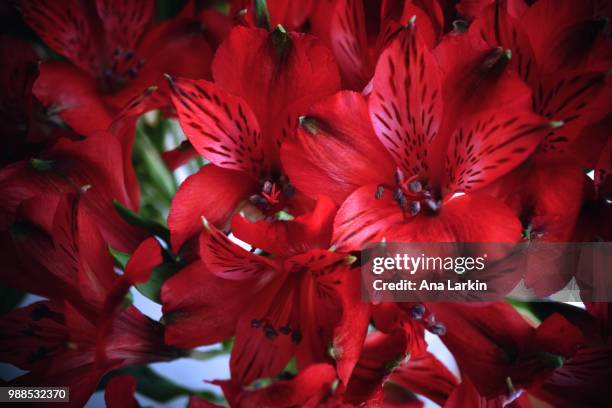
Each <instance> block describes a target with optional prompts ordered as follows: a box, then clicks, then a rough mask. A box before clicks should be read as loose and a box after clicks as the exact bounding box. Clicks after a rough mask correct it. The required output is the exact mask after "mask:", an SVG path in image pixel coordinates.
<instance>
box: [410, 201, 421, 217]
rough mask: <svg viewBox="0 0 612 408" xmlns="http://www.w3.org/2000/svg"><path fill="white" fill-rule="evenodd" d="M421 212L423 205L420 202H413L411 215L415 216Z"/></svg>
mask: <svg viewBox="0 0 612 408" xmlns="http://www.w3.org/2000/svg"><path fill="white" fill-rule="evenodd" d="M420 211H421V203H420V202H418V201H413V202H411V203H410V215H411V216H413V217H414V216H415V215H417V214H418V213H419V212H420Z"/></svg>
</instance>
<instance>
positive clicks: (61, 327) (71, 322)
mask: <svg viewBox="0 0 612 408" xmlns="http://www.w3.org/2000/svg"><path fill="white" fill-rule="evenodd" d="M40 205H46V204H42V203H41V202H40V201H38V202H32V201H30V202H29V203H27V206H26V205H24V207H22V208H23V212H24V214H27V215H29V217H30V219H29V221H30V223H29V224H27V227H26V224H25V223H24V222H23V221H22V222H21V223H20V224H19V225H18V226H15V228H13V237H12V240H13V241H14V248H15V249H16V250H17V251H19V250H20V249H25V250H26V251H24V252H25V253H24V254H25V255H26V256H29V257H30V259H23V260H22V262H21V263H20V264H19V265H18V266H19V268H18V269H12V270H11V272H12V273H13V274H16V273H17V272H18V271H19V273H20V274H21V276H10V277H7V278H6V279H4V281H7V282H10V283H11V284H12V285H14V286H17V287H19V288H20V289H23V290H27V291H28V292H30V293H35V294H39V295H42V296H45V297H48V298H49V300H48V301H42V302H38V303H35V304H32V305H30V306H27V307H25V308H21V309H17V310H15V311H13V312H10V313H9V314H7V315H5V316H3V317H2V318H1V319H0V332H1V333H2V334H1V336H0V338H1V339H2V347H1V350H2V360H3V361H7V362H10V363H11V364H13V365H15V366H17V367H19V368H22V369H25V370H29V372H28V373H27V374H24V375H23V376H21V377H18V378H16V379H14V380H12V381H11V382H10V384H12V385H19V386H33V385H36V386H68V387H70V402H71V404H72V406H82V405H83V404H84V403H85V402H86V401H87V399H88V398H89V396H90V395H91V393H93V391H94V390H95V387H96V385H97V383H98V381H99V380H100V378H101V377H102V375H104V374H105V373H106V372H108V371H110V370H113V369H115V368H118V367H121V366H124V365H130V364H142V363H147V362H150V361H157V360H166V359H170V358H173V357H176V351H175V350H173V349H171V348H169V347H167V346H165V345H164V343H163V332H162V330H161V326H160V325H159V323H157V322H154V321H152V320H150V319H149V318H147V317H145V316H144V315H142V314H141V313H140V312H139V311H138V310H137V309H136V308H134V307H132V306H130V305H127V306H125V305H124V304H123V301H124V298H125V295H126V294H127V291H128V289H129V287H130V286H132V285H134V284H136V283H141V282H143V281H146V280H147V279H148V277H149V274H150V270H151V268H152V267H153V266H154V265H157V264H159V263H161V255H160V249H159V246H158V245H157V243H156V241H155V240H154V239H150V240H147V241H144V242H143V244H142V245H141V246H140V247H139V248H138V249H137V250H136V251H135V253H134V254H133V255H132V258H131V259H130V261H129V262H128V265H127V266H126V269H125V272H124V274H123V275H122V276H119V275H117V274H116V273H115V272H114V267H113V262H112V258H111V257H110V254H109V252H108V250H107V247H106V244H105V243H104V241H103V240H102V237H101V235H100V233H99V232H98V231H97V229H96V227H95V224H94V221H93V220H92V219H91V218H90V217H89V215H88V214H87V213H86V211H85V210H84V207H81V206H80V205H79V202H78V199H77V198H74V197H70V196H63V197H61V198H60V199H59V203H58V205H57V211H56V214H55V217H54V219H53V220H49V219H46V218H45V214H44V212H41V211H39V210H38V209H37V207H38V206H40ZM50 223H52V228H53V237H52V238H51V237H50V236H49V235H46V233H45V229H48V228H50V225H49V224H50ZM4 242H5V241H4V240H3V243H4ZM3 248H4V245H3ZM3 253H8V252H5V251H3Z"/></svg>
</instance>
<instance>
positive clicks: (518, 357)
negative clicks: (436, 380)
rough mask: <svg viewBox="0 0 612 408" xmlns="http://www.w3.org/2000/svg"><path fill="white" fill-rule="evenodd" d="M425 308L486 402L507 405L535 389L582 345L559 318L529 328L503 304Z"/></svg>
mask: <svg viewBox="0 0 612 408" xmlns="http://www.w3.org/2000/svg"><path fill="white" fill-rule="evenodd" d="M428 308H429V309H431V310H432V311H433V312H434V313H435V314H436V317H437V318H438V319H439V320H440V321H441V322H443V323H444V325H445V326H446V328H447V330H446V334H445V335H444V336H443V337H442V341H443V342H444V344H445V345H446V346H447V347H448V348H449V350H450V351H451V353H453V356H454V357H455V359H456V360H457V363H458V365H459V366H460V367H461V369H462V370H463V371H464V372H465V373H466V375H467V376H468V377H469V378H470V379H471V380H472V381H473V383H474V385H475V387H476V388H477V389H478V392H479V394H480V395H482V396H483V397H485V398H487V399H491V398H497V397H499V396H502V397H505V398H506V400H507V401H508V400H510V401H511V400H513V399H514V398H516V397H517V396H518V395H520V393H521V392H522V391H523V390H528V391H530V392H531V390H537V389H538V387H540V386H541V385H542V384H543V383H544V381H546V379H547V378H548V377H549V376H550V375H552V374H553V373H554V372H555V371H556V370H557V369H560V367H562V366H563V361H564V360H565V359H571V358H573V356H575V355H576V353H577V352H578V350H579V347H581V346H583V345H584V343H585V338H584V336H583V334H582V332H581V331H580V330H579V329H578V328H577V327H576V326H574V325H573V324H572V323H570V322H569V321H568V320H567V319H565V318H564V317H563V316H562V315H560V314H553V315H551V316H550V317H548V318H547V319H546V320H544V321H543V322H542V323H541V324H540V325H539V326H538V327H537V328H534V327H532V326H531V325H530V324H529V323H527V321H525V319H524V318H523V317H522V316H521V315H520V314H519V313H518V312H517V311H516V310H514V309H513V308H512V306H510V305H508V304H507V303H495V304H490V305H485V306H482V305H462V304H452V305H448V304H441V303H440V304H438V303H431V304H429V305H428ZM475 350H478V353H477V354H474V353H475Z"/></svg>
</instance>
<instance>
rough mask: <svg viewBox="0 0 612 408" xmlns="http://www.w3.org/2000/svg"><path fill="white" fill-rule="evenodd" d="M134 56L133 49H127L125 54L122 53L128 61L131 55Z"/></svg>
mask: <svg viewBox="0 0 612 408" xmlns="http://www.w3.org/2000/svg"><path fill="white" fill-rule="evenodd" d="M133 56H134V50H127V52H126V53H125V55H123V58H124V59H125V60H126V61H129V60H131V59H132V57H133Z"/></svg>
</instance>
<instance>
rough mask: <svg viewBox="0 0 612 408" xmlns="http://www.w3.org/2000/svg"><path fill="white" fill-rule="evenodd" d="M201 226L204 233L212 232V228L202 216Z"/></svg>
mask: <svg viewBox="0 0 612 408" xmlns="http://www.w3.org/2000/svg"><path fill="white" fill-rule="evenodd" d="M202 225H203V226H204V228H205V229H206V231H208V232H212V227H211V226H210V223H209V222H208V220H207V219H206V217H204V216H202Z"/></svg>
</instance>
